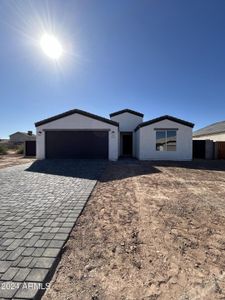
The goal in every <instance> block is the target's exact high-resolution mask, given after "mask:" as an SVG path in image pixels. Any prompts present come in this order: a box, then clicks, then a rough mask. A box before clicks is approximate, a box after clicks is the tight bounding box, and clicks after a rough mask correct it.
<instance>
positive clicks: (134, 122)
mask: <svg viewBox="0 0 225 300" xmlns="http://www.w3.org/2000/svg"><path fill="white" fill-rule="evenodd" d="M111 120H112V121H116V122H118V123H119V124H120V127H119V129H120V131H133V130H134V129H135V128H136V127H137V126H138V125H139V124H140V123H142V122H143V118H142V117H139V116H136V115H134V114H131V113H128V112H125V113H122V114H119V115H116V116H114V117H111Z"/></svg>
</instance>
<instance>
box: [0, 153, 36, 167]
mask: <svg viewBox="0 0 225 300" xmlns="http://www.w3.org/2000/svg"><path fill="white" fill-rule="evenodd" d="M33 161H35V159H34V158H25V157H23V155H21V154H16V153H15V152H13V151H10V152H9V153H8V154H6V155H0V169H3V168H6V167H11V166H15V165H21V164H26V163H29V162H33Z"/></svg>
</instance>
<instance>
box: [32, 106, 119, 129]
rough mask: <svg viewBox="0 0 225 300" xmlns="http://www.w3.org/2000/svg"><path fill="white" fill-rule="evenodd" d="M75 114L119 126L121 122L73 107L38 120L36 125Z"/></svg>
mask: <svg viewBox="0 0 225 300" xmlns="http://www.w3.org/2000/svg"><path fill="white" fill-rule="evenodd" d="M73 114H80V115H83V116H85V117H89V118H92V119H95V120H98V121H101V122H104V123H108V124H110V125H114V126H117V127H119V123H117V122H115V121H112V120H109V119H106V118H103V117H100V116H97V115H94V114H91V113H89V112H87V111H83V110H80V109H72V110H69V111H66V112H64V113H62V114H59V115H56V116H53V117H51V118H47V119H44V120H42V121H39V122H36V123H35V126H36V127H38V126H40V125H44V124H47V123H50V122H52V121H55V120H58V119H61V118H64V117H67V116H70V115H73Z"/></svg>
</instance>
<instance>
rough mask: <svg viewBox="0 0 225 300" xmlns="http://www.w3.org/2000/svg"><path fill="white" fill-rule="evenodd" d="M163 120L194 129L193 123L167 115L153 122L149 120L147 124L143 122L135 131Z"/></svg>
mask: <svg viewBox="0 0 225 300" xmlns="http://www.w3.org/2000/svg"><path fill="white" fill-rule="evenodd" d="M163 120H170V121H173V122H176V123H179V124H182V125H185V126H188V127H191V128H193V127H194V124H193V123H190V122H187V121H184V120H181V119H178V118H175V117H172V116H169V115H165V116H161V117H159V118H155V119H152V120H149V121H147V122H143V123H141V124H139V125H138V126H137V127H136V129H135V131H136V130H138V129H139V128H141V127H145V126H148V125H151V124H154V123H157V122H160V121H163Z"/></svg>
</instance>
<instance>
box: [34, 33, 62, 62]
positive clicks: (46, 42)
mask: <svg viewBox="0 0 225 300" xmlns="http://www.w3.org/2000/svg"><path fill="white" fill-rule="evenodd" d="M40 46H41V49H42V50H43V52H44V53H45V54H46V55H47V56H48V57H49V58H51V59H53V60H58V59H59V58H60V57H61V56H62V53H63V47H62V45H61V43H60V42H59V40H58V39H57V38H56V37H55V36H54V35H51V34H47V33H45V34H43V35H42V37H41V39H40Z"/></svg>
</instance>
